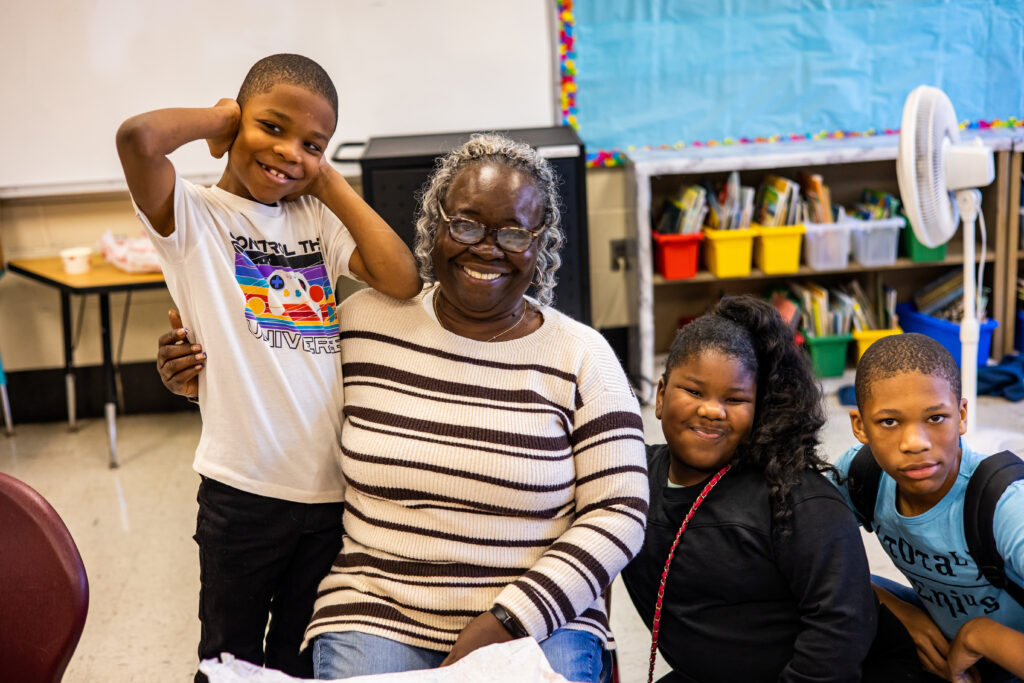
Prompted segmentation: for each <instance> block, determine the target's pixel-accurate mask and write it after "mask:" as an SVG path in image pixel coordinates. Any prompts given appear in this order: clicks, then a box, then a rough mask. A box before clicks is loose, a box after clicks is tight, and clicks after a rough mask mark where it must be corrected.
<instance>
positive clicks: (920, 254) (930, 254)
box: [900, 223, 946, 263]
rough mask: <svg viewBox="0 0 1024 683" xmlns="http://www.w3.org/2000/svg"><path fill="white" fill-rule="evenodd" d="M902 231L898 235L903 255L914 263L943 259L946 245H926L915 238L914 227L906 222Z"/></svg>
mask: <svg viewBox="0 0 1024 683" xmlns="http://www.w3.org/2000/svg"><path fill="white" fill-rule="evenodd" d="M906 226H907V227H906V228H904V230H903V233H902V234H901V235H900V246H901V247H902V249H903V255H904V256H906V257H907V258H909V259H910V260H911V261H913V262H914V263H926V262H929V261H944V260H945V259H946V245H945V244H940V245H939V246H937V247H926V246H924V245H923V244H921V242H920V241H919V240H918V239H917V236H916V235H915V234H914V229H913V228H912V227H911V226H910V224H909V223H907V224H906Z"/></svg>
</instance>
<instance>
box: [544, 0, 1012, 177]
mask: <svg viewBox="0 0 1024 683" xmlns="http://www.w3.org/2000/svg"><path fill="white" fill-rule="evenodd" d="M556 2H557V8H558V71H559V75H560V77H561V85H560V90H561V98H560V99H561V107H562V125H568V126H572V127H573V129H574V130H576V132H579V130H580V125H579V120H578V119H577V114H578V109H577V107H576V91H577V86H576V37H575V33H576V26H575V21H576V20H575V18H574V17H573V14H572V5H573V0H556ZM1022 126H1024V121H1021V120H1020V119H1018V118H1016V117H1013V116H1011V117H1010V118H1008V119H1006V120H1005V121H1003V120H1001V119H995V120H992V121H984V120H980V121H961V122H960V130H986V129H989V128H1020V127H1022ZM899 132H900V131H899V129H893V128H886V129H884V130H881V131H876V130H875V129H874V128H869V129H868V130H866V131H843V130H837V131H832V132H829V131H825V130H822V131H819V132H817V133H805V134H803V135H797V134H793V133H789V134H786V135H770V136H768V137H756V138H738V139H735V138H725V139H723V140H705V141H699V140H695V141H694V142H691V143H689V144H687V143H685V142H683V141H681V140H680V141H678V142H676V143H674V144H671V145H644V146H642V147H638V146H634V145H630V146H629V147H627V148H626V149H625V150H622V149H620V148H618V147H616V148H613V149H610V150H605V149H601V150H597V151H596V152H588V153H587V166H589V167H591V168H595V167H596V168H602V167H611V166H621V165H622V164H624V163H626V154H627V153H628V152H635V151H636V150H638V149H641V150H645V151H646V150H652V149H683V148H684V147H717V146H719V145H748V144H758V143H776V142H790V141H793V140H826V139H833V140H835V139H840V138H857V137H870V136H873V135H898V134H899Z"/></svg>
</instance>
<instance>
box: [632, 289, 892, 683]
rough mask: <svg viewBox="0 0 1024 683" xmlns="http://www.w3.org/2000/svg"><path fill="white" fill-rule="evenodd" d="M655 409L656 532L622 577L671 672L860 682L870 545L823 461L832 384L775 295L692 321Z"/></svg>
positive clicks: (724, 304) (693, 678)
mask: <svg viewBox="0 0 1024 683" xmlns="http://www.w3.org/2000/svg"><path fill="white" fill-rule="evenodd" d="M656 414H657V416H658V419H660V420H661V424H662V430H663V431H664V434H665V439H666V440H667V441H668V443H667V444H661V445H654V446H651V445H649V446H648V447H647V458H648V466H649V476H650V486H651V503H650V515H649V518H648V523H647V532H646V539H645V542H644V546H643V549H642V550H641V551H640V553H639V555H637V557H636V558H635V559H634V560H633V561H632V563H631V564H630V565H629V566H628V567H627V568H626V570H625V571H624V572H623V579H624V580H625V584H626V588H627V590H628V591H629V595H630V598H631V599H632V600H633V604H634V605H635V606H636V608H637V611H638V612H639V613H640V616H641V617H642V618H643V619H644V621H645V622H646V623H647V625H648V627H649V628H652V627H656V629H657V630H656V633H655V637H656V638H657V642H658V647H659V649H660V651H661V653H662V655H663V656H664V657H665V659H666V661H667V662H668V663H669V665H670V666H671V667H672V669H673V672H672V673H671V674H669V675H668V676H666V677H665V678H662V679H661V680H662V681H663V682H668V681H673V682H675V681H686V682H695V683H696V682H699V683H713V682H715V681H723V682H724V681H791V682H797V681H800V682H808V683H809V682H811V681H814V682H815V683H824V682H826V681H828V682H832V681H835V682H839V681H844V682H845V681H849V682H854V681H860V680H861V664H862V661H863V660H864V658H865V655H866V654H867V652H868V649H869V648H870V646H871V641H872V638H873V637H874V634H875V625H876V614H877V607H876V602H875V597H874V593H873V592H872V589H871V584H870V580H869V573H868V563H867V558H866V557H865V554H864V546H863V543H862V542H861V538H860V533H859V531H858V528H857V523H856V522H855V521H854V518H853V515H852V514H851V513H850V511H849V508H848V507H847V506H846V504H845V502H844V501H843V499H842V498H841V497H840V496H839V494H838V493H837V492H836V489H835V487H834V486H832V484H831V483H829V482H828V481H827V480H826V479H825V477H824V476H822V474H821V472H823V471H825V470H831V469H832V468H831V466H830V465H828V464H827V463H826V462H825V461H823V460H822V459H821V458H820V457H819V456H818V454H817V452H816V448H817V445H818V430H819V429H820V428H821V426H822V425H823V424H824V422H825V415H824V412H823V409H822V406H821V390H820V388H819V386H818V383H817V381H816V380H815V379H814V377H813V376H812V374H811V371H810V368H809V364H808V362H807V360H806V358H805V357H804V355H803V353H802V352H801V351H800V349H799V348H797V346H796V345H795V343H794V341H793V333H792V331H791V330H790V329H789V328H788V327H787V326H786V325H785V323H783V321H782V320H781V318H779V316H778V314H777V313H776V312H775V309H774V308H772V307H771V306H770V305H768V304H767V303H765V302H763V301H760V300H758V299H754V298H752V297H727V298H724V299H722V301H721V302H720V303H719V304H718V305H717V306H716V307H715V309H714V310H713V311H712V312H711V313H710V314H708V315H705V316H703V317H701V318H698V319H697V320H695V321H694V322H692V323H691V324H689V325H687V326H686V327H684V328H683V329H682V330H680V332H679V334H678V335H677V336H676V339H675V341H674V342H673V343H672V347H671V350H670V351H669V357H668V361H667V363H666V369H665V374H664V376H663V377H662V378H661V379H660V380H659V381H658V393H657V407H656ZM705 497H706V499H705ZM698 507H699V511H697V510H695V508H698ZM691 512H695V514H693V515H692V516H691V519H690V521H688V522H687V525H686V526H685V528H684V531H685V533H682V535H681V536H679V535H678V532H680V526H681V525H682V524H683V520H684V519H685V518H687V516H688V513H691ZM676 541H678V547H674V542H676ZM670 552H673V555H672V558H671V560H670V561H668V569H667V571H668V573H667V580H666V581H664V582H663V581H662V578H663V574H664V573H665V571H666V561H667V560H668V558H669V555H670ZM659 590H660V591H662V592H663V598H662V594H659ZM659 604H661V605H662V607H661V608H660V615H657V616H656V612H657V611H659V610H657V605H659ZM656 620H657V621H656ZM652 661H653V652H652Z"/></svg>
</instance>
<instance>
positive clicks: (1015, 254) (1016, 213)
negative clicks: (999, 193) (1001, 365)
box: [1003, 139, 1024, 351]
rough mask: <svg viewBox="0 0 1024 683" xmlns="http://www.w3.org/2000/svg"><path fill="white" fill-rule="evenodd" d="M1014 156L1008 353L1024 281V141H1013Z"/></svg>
mask: <svg viewBox="0 0 1024 683" xmlns="http://www.w3.org/2000/svg"><path fill="white" fill-rule="evenodd" d="M1014 152H1015V153H1014V155H1013V157H1012V158H1011V159H1010V170H1009V183H1008V185H1009V187H1008V188H1007V193H1008V200H1009V201H1008V204H1009V206H1008V208H1007V214H1008V215H1007V223H1008V225H1007V230H1006V238H1007V239H1006V245H1005V251H1004V254H1005V255H1006V279H1007V281H1008V283H1009V288H1010V291H1009V296H1007V298H1006V301H1005V303H1004V311H1003V317H1004V318H1005V319H1006V324H1005V329H1004V331H1003V339H1004V341H1005V345H1006V349H1005V350H1007V351H1009V349H1010V347H1011V346H1012V345H1013V340H1014V339H1015V336H1014V335H1015V333H1016V325H1017V316H1016V312H1017V293H1016V286H1017V278H1019V277H1024V244H1022V242H1024V240H1022V239H1021V238H1022V235H1021V223H1022V221H1021V215H1020V208H1021V204H1020V191H1021V175H1020V174H1021V157H1022V153H1024V139H1018V140H1015V141H1014Z"/></svg>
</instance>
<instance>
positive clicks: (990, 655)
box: [836, 334, 1024, 683]
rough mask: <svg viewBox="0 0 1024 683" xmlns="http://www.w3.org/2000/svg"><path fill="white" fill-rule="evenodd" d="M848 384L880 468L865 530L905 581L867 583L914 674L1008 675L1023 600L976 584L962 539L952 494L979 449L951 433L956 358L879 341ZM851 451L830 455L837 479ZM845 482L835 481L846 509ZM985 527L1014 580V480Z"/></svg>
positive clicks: (1017, 573)
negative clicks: (908, 654) (892, 620)
mask: <svg viewBox="0 0 1024 683" xmlns="http://www.w3.org/2000/svg"><path fill="white" fill-rule="evenodd" d="M855 391H856V395H857V409H856V410H853V411H851V412H850V420H851V423H852V426H853V432H854V435H855V436H856V437H857V439H858V440H859V441H860V442H861V443H862V444H867V445H868V446H869V447H870V448H871V452H872V453H873V455H874V458H875V460H876V462H877V463H878V465H879V467H881V469H882V472H883V473H882V475H881V479H880V481H879V484H878V497H877V500H876V502H875V509H874V516H873V524H874V531H875V533H876V535H877V536H878V539H879V541H880V542H881V544H882V547H883V548H884V549H885V551H886V552H887V553H888V555H889V556H890V557H891V558H892V560H893V563H894V564H895V565H896V567H897V568H898V569H899V570H900V571H901V572H902V573H903V575H904V576H905V577H906V579H907V580H908V581H909V582H910V585H911V586H912V588H913V590H912V591H911V590H909V589H907V588H906V587H905V586H899V585H898V584H894V583H892V582H886V581H884V580H876V582H875V583H876V585H875V590H876V592H877V593H878V597H879V600H880V601H881V602H882V603H883V604H884V605H885V606H886V607H888V608H889V609H890V610H891V611H892V612H893V613H894V614H895V615H896V616H897V617H898V618H899V620H900V621H901V622H902V623H903V625H904V626H905V627H906V629H907V631H908V632H909V634H910V636H911V638H912V639H913V641H914V644H915V646H916V647H917V651H918V656H919V658H920V660H921V663H922V666H923V668H924V670H925V671H927V672H929V673H931V674H934V675H937V676H940V677H942V679H943V680H953V681H961V680H962V681H985V682H986V683H987V682H989V681H1012V680H1017V679H1016V678H1014V674H1016V675H1021V673H1022V672H1024V633H1022V632H1024V606H1022V605H1020V604H1018V603H1017V601H1016V600H1014V598H1013V597H1012V596H1011V595H1010V594H1009V593H1007V592H1006V591H1005V590H1002V589H999V588H997V587H995V586H993V585H992V584H991V583H989V582H988V580H987V579H986V578H985V577H984V576H983V574H982V572H981V571H980V570H979V568H978V565H977V563H976V562H975V560H974V558H972V557H971V555H970V553H969V552H968V550H967V541H966V538H965V535H964V519H963V517H964V494H965V492H966V489H967V484H968V481H969V480H970V477H971V475H972V474H973V473H974V470H975V469H976V468H977V466H978V464H979V463H980V462H981V461H982V460H983V459H984V457H985V456H984V455H982V454H979V453H975V452H974V451H972V450H970V448H968V447H967V446H966V444H964V443H963V441H962V439H961V436H962V435H963V434H964V432H965V431H966V429H967V410H968V405H967V400H966V399H964V398H962V397H961V395H960V371H959V368H957V366H956V362H955V361H954V360H953V357H952V356H951V355H950V353H949V352H948V351H947V350H946V349H945V348H944V347H943V346H942V345H941V344H939V343H938V342H936V341H935V340H933V339H931V338H929V337H926V336H924V335H918V334H904V335H895V336H891V337H885V338H883V339H881V340H879V341H877V342H875V343H874V344H873V345H872V346H871V347H870V348H869V349H868V350H867V351H866V352H865V354H864V356H863V357H862V358H861V360H860V363H859V364H858V367H857V379H856V385H855ZM971 408H973V406H971ZM860 449H861V446H855V447H854V448H851V449H850V450H849V451H847V452H846V453H844V454H843V456H842V457H841V458H840V459H839V461H838V462H837V463H836V466H837V468H838V469H839V471H840V472H841V473H842V474H843V476H844V477H845V476H846V475H848V474H849V471H850V466H851V463H852V462H853V459H854V457H855V456H856V454H857V452H858V451H859V450H860ZM848 485H849V482H844V483H843V485H842V486H840V489H841V490H842V493H843V495H844V497H845V498H846V499H847V502H848V503H849V504H850V506H851V508H853V509H854V510H855V511H856V508H855V506H854V505H853V502H852V500H851V498H850V494H849V491H848V489H847V487H848ZM993 529H994V532H995V541H996V548H997V550H998V552H999V555H1000V556H1001V557H1002V558H1003V560H1004V562H1005V571H1006V575H1007V577H1008V579H1009V580H1010V581H1014V582H1017V583H1018V584H1020V583H1024V482H1021V481H1018V482H1015V483H1013V484H1011V485H1010V487H1009V488H1007V489H1006V491H1005V493H1003V495H1002V496H1001V497H1000V499H999V502H998V504H997V506H996V511H995V516H994V519H993ZM879 584H884V586H883V585H879ZM975 662H978V664H977V666H974V665H975ZM997 665H998V666H997ZM1007 670H1009V671H1007ZM1010 672H1013V673H1010Z"/></svg>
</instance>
